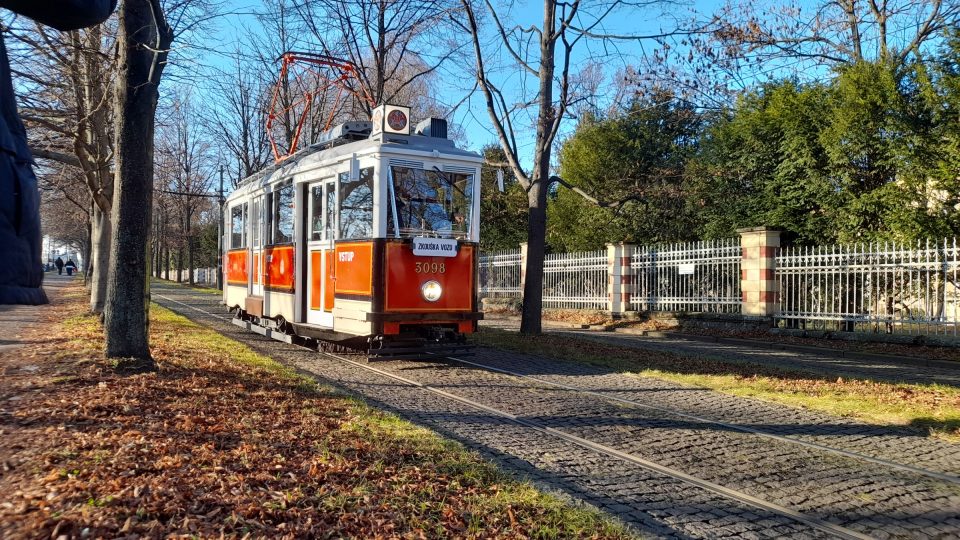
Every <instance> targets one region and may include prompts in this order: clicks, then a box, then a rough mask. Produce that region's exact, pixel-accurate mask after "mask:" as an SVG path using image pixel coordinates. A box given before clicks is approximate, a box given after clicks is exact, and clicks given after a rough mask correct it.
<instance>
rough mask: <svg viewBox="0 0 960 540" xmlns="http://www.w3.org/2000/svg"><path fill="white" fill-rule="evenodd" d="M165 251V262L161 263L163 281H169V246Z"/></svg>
mask: <svg viewBox="0 0 960 540" xmlns="http://www.w3.org/2000/svg"><path fill="white" fill-rule="evenodd" d="M166 251H167V257H166V262H164V263H163V271H164V274H165V277H164V278H163V279H166V280H167V281H169V280H170V246H167V249H166Z"/></svg>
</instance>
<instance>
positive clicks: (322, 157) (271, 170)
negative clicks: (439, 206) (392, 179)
mask: <svg viewBox="0 0 960 540" xmlns="http://www.w3.org/2000/svg"><path fill="white" fill-rule="evenodd" d="M382 137H383V139H382V140H381V136H377V137H375V138H367V139H360V140H356V141H350V142H342V143H340V144H335V145H333V146H329V145H324V146H321V145H315V146H311V147H308V148H304V149H303V150H300V151H299V152H297V153H296V154H294V155H292V156H290V157H289V158H288V159H286V160H284V161H282V162H280V163H276V164H273V165H269V166H267V167H265V168H263V169H261V170H259V171H257V172H255V173H253V174H251V175H250V176H248V177H246V178H244V179H243V180H241V181H240V183H239V184H238V185H237V189H236V190H234V191H235V192H236V191H239V190H241V188H245V187H248V186H250V185H251V184H254V183H258V182H259V183H261V184H263V183H267V182H269V181H271V180H273V179H274V178H275V177H278V176H284V177H285V176H292V175H294V174H297V173H298V172H300V171H302V170H304V169H308V168H311V167H312V166H315V165H317V164H318V163H320V162H324V161H337V160H338V158H342V157H344V156H349V155H351V154H356V153H361V152H362V153H366V152H365V151H369V150H375V149H380V150H381V151H386V152H390V153H394V152H396V154H398V155H402V154H404V153H418V154H419V153H424V154H430V153H432V152H434V151H438V152H439V153H440V155H441V156H440V157H444V158H454V159H458V158H459V159H465V160H468V161H476V162H482V161H483V157H482V156H481V155H480V154H478V153H476V152H471V151H469V150H463V149H460V148H457V146H456V144H454V142H453V141H452V140H450V139H443V138H439V137H429V136H425V135H391V134H384V135H382Z"/></svg>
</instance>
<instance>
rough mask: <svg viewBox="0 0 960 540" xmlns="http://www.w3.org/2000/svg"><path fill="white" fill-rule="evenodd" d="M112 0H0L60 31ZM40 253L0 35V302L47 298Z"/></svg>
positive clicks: (105, 13)
mask: <svg viewBox="0 0 960 540" xmlns="http://www.w3.org/2000/svg"><path fill="white" fill-rule="evenodd" d="M116 5H117V0H0V7H2V8H6V9H9V10H10V11H12V12H14V13H16V14H18V15H23V16H25V17H29V18H31V19H33V20H35V21H37V22H39V23H40V24H45V25H47V26H52V27H54V28H56V29H57V30H64V31H67V30H77V29H79V28H83V27H86V26H93V25H95V24H98V23H101V22H103V21H105V20H106V19H107V17H109V16H110V14H111V13H113V9H114V8H115V7H116ZM6 19H7V17H4V20H6ZM40 253H41V236H40V197H39V193H38V191H37V177H36V176H34V174H33V158H32V157H31V155H30V150H29V148H28V147H27V131H26V129H24V127H23V122H21V121H20V117H19V116H18V115H17V103H16V98H15V95H14V93H13V81H12V80H11V77H10V61H9V59H8V58H7V49H6V46H5V45H4V44H3V40H2V38H0V256H2V258H3V264H2V265H0V304H34V305H36V304H46V303H47V295H46V294H45V293H44V292H43V287H42V285H43V270H42V269H43V265H42V264H40V260H41V255H40ZM74 267H76V264H74Z"/></svg>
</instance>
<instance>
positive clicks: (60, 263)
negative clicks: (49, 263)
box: [53, 257, 63, 276]
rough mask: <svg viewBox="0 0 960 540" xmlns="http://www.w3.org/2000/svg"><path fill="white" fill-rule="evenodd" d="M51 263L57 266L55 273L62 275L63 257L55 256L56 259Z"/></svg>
mask: <svg viewBox="0 0 960 540" xmlns="http://www.w3.org/2000/svg"><path fill="white" fill-rule="evenodd" d="M53 264H54V266H56V267H57V275H58V276H62V275H63V259H61V258H60V257H57V260H56V261H54V262H53Z"/></svg>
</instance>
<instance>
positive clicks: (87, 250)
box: [83, 205, 96, 287]
mask: <svg viewBox="0 0 960 540" xmlns="http://www.w3.org/2000/svg"><path fill="white" fill-rule="evenodd" d="M94 206H96V205H94ZM86 236H87V238H86V241H85V242H84V243H83V263H84V266H85V267H86V268H85V269H84V272H83V286H84V287H87V286H89V285H90V268H91V267H92V266H93V263H92V262H90V255H91V251H92V250H93V248H92V247H91V246H90V244H91V242H93V215H91V216H90V219H88V220H87V235H86Z"/></svg>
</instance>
